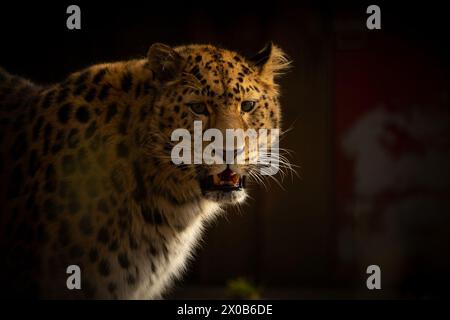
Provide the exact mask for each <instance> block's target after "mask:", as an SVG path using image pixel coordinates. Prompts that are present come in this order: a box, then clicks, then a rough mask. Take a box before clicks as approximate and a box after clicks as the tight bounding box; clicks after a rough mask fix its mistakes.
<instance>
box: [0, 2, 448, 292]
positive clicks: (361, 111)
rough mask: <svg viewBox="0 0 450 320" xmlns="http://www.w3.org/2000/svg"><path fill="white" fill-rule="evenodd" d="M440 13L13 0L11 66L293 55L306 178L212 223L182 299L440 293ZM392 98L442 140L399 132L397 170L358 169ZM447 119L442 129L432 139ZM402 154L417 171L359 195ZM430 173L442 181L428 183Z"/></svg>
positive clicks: (384, 7)
mask: <svg viewBox="0 0 450 320" xmlns="http://www.w3.org/2000/svg"><path fill="white" fill-rule="evenodd" d="M438 3H439V2H437V3H436V4H433V3H431V2H426V3H424V2H421V3H420V4H419V3H417V4H414V3H412V2H406V1H405V2H397V4H396V5H393V4H392V3H390V4H388V3H384V2H377V3H363V2H361V3H357V2H339V4H337V2H336V3H332V2H315V3H314V4H312V3H300V4H299V3H298V2H295V3H288V2H279V3H278V2H271V3H264V2H262V1H258V2H256V1H233V2H230V1H225V2H216V1H214V2H213V1H210V2H206V3H201V2H195V4H190V3H189V4H188V3H185V4H180V3H177V2H174V1H167V3H166V4H153V3H151V2H150V1H115V2H112V1H108V2H107V1H96V2H95V4H93V3H92V2H88V1H73V2H68V1H58V2H56V1H54V3H52V2H48V3H46V2H43V1H35V2H32V3H31V2H30V3H28V2H23V1H2V3H1V4H0V65H1V66H2V67H4V68H5V69H7V70H8V71H10V72H12V73H15V74H18V75H21V76H24V77H28V78H30V79H33V80H34V81H36V82H38V83H51V82H56V81H59V80H61V79H62V78H63V77H64V76H65V75H67V74H69V73H71V72H73V71H76V70H78V69H80V68H83V67H85V66H88V65H90V64H94V63H99V62H107V61H117V60H125V59H129V58H137V57H143V56H145V54H146V52H147V50H148V48H149V46H150V44H152V43H154V42H163V43H166V44H169V45H173V46H176V45H181V44H189V43H211V44H214V45H219V46H223V47H225V48H229V49H233V50H237V51H239V52H241V53H243V54H245V55H252V54H253V53H255V52H257V51H258V50H259V49H260V48H262V47H263V46H264V44H265V43H266V42H268V41H273V42H274V43H276V44H278V45H279V46H280V47H281V48H282V49H283V50H284V51H285V52H286V53H287V54H288V55H289V56H290V58H291V59H292V60H293V68H292V70H291V71H290V72H289V73H288V74H287V75H285V76H284V77H283V78H282V79H281V81H280V82H281V88H282V93H283V96H282V105H283V108H284V112H283V113H284V125H285V128H287V127H290V126H292V127H293V129H292V131H291V132H290V134H289V135H288V136H287V137H286V138H285V139H284V140H283V141H282V146H283V147H285V148H288V149H291V150H292V151H293V156H292V157H291V160H292V162H293V163H294V164H296V165H298V166H300V168H299V169H298V172H299V176H300V177H299V178H298V177H294V178H293V179H290V178H287V179H285V180H284V182H283V186H284V189H282V188H280V187H278V186H277V185H276V184H273V183H272V184H270V190H269V191H266V190H265V189H264V188H263V187H261V188H255V189H254V190H252V193H251V195H252V197H253V200H250V201H249V202H248V204H247V205H246V206H244V208H243V210H242V211H243V212H242V213H237V212H234V210H230V212H229V214H227V215H226V216H225V217H223V218H220V219H218V221H216V222H215V223H213V224H212V225H211V226H210V227H209V228H208V231H207V233H206V236H205V237H204V241H203V242H202V246H201V248H200V249H199V250H198V251H197V254H196V258H195V261H194V262H193V263H191V264H190V267H189V271H188V272H187V275H185V276H184V277H183V279H182V280H180V281H178V282H177V285H176V287H175V288H174V289H173V290H172V292H171V294H170V295H169V296H168V297H169V298H171V297H172V298H221V297H226V295H227V292H228V291H227V290H226V286H227V283H229V281H230V280H232V279H236V278H239V277H243V278H245V279H247V280H248V281H249V282H250V283H252V284H254V285H255V286H256V287H257V288H258V290H259V292H260V296H262V297H267V298H410V297H412V298H428V297H440V296H447V295H448V293H447V289H446V288H447V285H448V284H449V280H448V277H450V276H448V274H449V272H450V263H449V249H450V248H449V243H450V241H449V240H450V239H449V235H448V229H449V227H450V222H449V214H450V212H449V210H448V208H449V207H450V206H449V201H448V199H449V195H450V182H449V180H448V179H447V178H450V174H449V169H448V163H450V162H446V160H447V159H449V160H450V157H449V150H450V142H449V140H448V138H449V137H450V136H449V135H448V134H449V130H447V129H448V126H447V124H448V123H449V122H448V120H449V119H450V117H449V113H448V112H449V100H448V98H449V96H448V94H449V91H448V89H449V86H448V84H449V81H448V80H449V69H448V67H449V63H448V57H449V53H450V52H449V44H448V43H449V41H448V39H449V31H450V30H449V29H450V27H449V24H448V23H447V21H448V18H447V15H448V14H449V13H448V12H446V10H445V8H444V7H443V6H442V5H439V4H438ZM70 4H78V5H80V7H81V24H82V29H81V30H68V29H66V19H67V16H68V15H67V14H66V13H65V12H66V8H67V6H68V5H70ZM369 4H378V5H379V6H380V7H381V12H382V15H381V16H382V30H374V31H370V30H367V29H366V28H365V23H366V19H367V16H368V15H367V14H366V8H367V6H368V5H369ZM437 88H439V90H438V92H437V91H436V90H437ZM379 104H381V105H382V106H384V107H381V108H382V110H387V112H388V113H389V114H391V115H395V117H396V118H399V119H402V120H399V121H400V122H401V123H402V124H401V126H403V127H402V128H408V127H412V126H410V125H409V122H408V121H413V120H411V119H416V118H419V119H422V118H426V119H428V120H427V121H425V122H420V121H419V122H420V124H419V125H418V126H419V127H420V130H419V131H420V133H423V132H426V133H427V132H431V133H430V134H428V135H427V134H425V135H424V134H419V136H420V139H421V142H420V143H421V146H422V149H420V148H419V149H420V150H419V151H418V152H415V151H414V152H412V153H411V152H409V151H408V150H409V149H408V148H406V149H404V148H403V147H402V146H404V145H405V144H406V145H407V146H410V145H411V143H410V142H408V141H410V140H411V139H413V140H414V139H415V138H411V137H409V136H408V135H407V137H405V135H403V136H402V135H400V136H401V138H399V141H400V143H397V144H394V145H393V146H391V147H392V148H393V151H394V153H395V154H397V157H391V158H390V162H389V163H388V164H387V165H386V168H387V169H392V170H385V171H383V170H382V171H381V173H380V172H374V173H372V172H371V171H370V170H371V168H372V167H371V166H370V165H371V161H372V160H370V158H369V160H368V161H369V162H368V165H366V166H363V168H362V169H361V170H362V171H361V170H360V171H357V169H356V168H357V161H358V159H357V158H354V157H353V156H352V154H348V153H347V152H345V150H344V151H343V147H342V143H343V142H342V141H344V140H345V137H346V136H347V133H348V130H350V129H351V128H354V127H353V125H354V124H355V123H358V122H357V121H358V119H360V117H363V116H364V115H366V114H370V112H371V111H373V110H377V109H376V107H374V106H377V105H379ZM430 105H433V107H431V106H430ZM411 108H413V109H414V110H417V113H414V114H418V116H417V117H411V116H410V113H411ZM436 110H437V111H436ZM436 114H438V116H436ZM428 115H430V117H428ZM414 121H416V120H414ZM435 121H439V125H440V127H439V128H441V129H440V130H441V131H438V132H436V131H433V130H434V128H436V127H437V126H435V124H434V122H435ZM388 122H389V121H388ZM388 125H389V123H388ZM362 126H364V122H362ZM381 126H382V127H383V128H384V126H385V124H382V125H381ZM376 128H378V127H376ZM371 130H372V129H369V131H371ZM396 130H397V129H396ZM394 131H395V130H394ZM395 132H397V133H398V130H397V131H395ZM356 135H357V136H358V133H356ZM436 137H438V138H439V139H440V140H439V141H441V140H442V141H441V142H440V144H439V148H437V149H436V148H434V149H433V147H431V146H433V143H432V142H433V141H436ZM420 139H419V140H420ZM350 140H351V139H350ZM416 140H417V139H416ZM349 143H350V145H351V146H350V149H352V140H351V141H350V142H349ZM408 143H410V144H408ZM363 144H364V142H363ZM370 144H371V142H370V141H369V142H368V145H369V146H368V147H369V151H370V150H372V149H370ZM413 146H415V144H414V143H413ZM353 147H354V146H353ZM392 148H391V149H392ZM402 148H403V149H402ZM375 149H376V148H375ZM358 150H359V149H358ZM363 150H366V149H363ZM436 150H438V151H436ZM372 151H373V150H372ZM391 151H392V150H391ZM363 152H364V151H363ZM374 152H376V150H375V151H374ZM398 154H400V156H398ZM359 156H361V155H359ZM403 156H405V157H406V158H405V159H406V162H407V163H408V159H410V158H411V159H412V160H411V161H413V162H414V163H415V166H413V167H412V169H411V170H409V171H408V172H406V173H405V174H404V175H400V178H398V179H397V178H395V177H394V178H393V179H392V181H391V182H390V183H391V185H390V187H388V192H384V191H383V192H381V193H377V194H376V195H374V194H370V195H367V194H366V193H364V192H362V193H361V192H360V190H359V189H358V186H357V185H358V183H357V182H356V181H357V178H356V177H357V174H359V175H361V174H362V175H363V176H364V175H365V177H369V185H370V181H371V180H370V177H371V175H372V174H373V175H374V181H375V180H376V179H375V178H377V175H380V174H381V175H383V174H386V175H392V176H393V173H392V172H394V173H395V172H396V170H397V169H395V168H396V167H395V166H396V163H400V160H399V159H403V158H402V157H403ZM408 157H410V158H408ZM430 157H431V161H429V159H430ZM396 159H397V160H398V162H396V161H397V160H396ZM375 161H377V160H376V157H374V159H373V162H375ZM402 161H403V160H402ZM366 164H367V162H366ZM373 164H375V163H373ZM386 168H385V169H386ZM400 169H401V168H400ZM364 170H365V171H364ZM397 171H398V170H397ZM429 176H430V177H438V179H431V180H432V181H431V182H430V183H428V184H420V183H419V184H417V183H416V184H414V181H416V180H420V181H421V178H424V179H425V178H426V177H429ZM399 179H400V180H401V181H400V180H399ZM402 179H403V180H402ZM422 180H423V179H422ZM411 183H412V184H411ZM374 184H375V182H374ZM405 185H406V187H405ZM411 185H413V187H411V188H412V189H411V188H408V186H411ZM398 186H400V187H398ZM397 187H398V188H397ZM389 188H391V189H389ZM399 188H400V189H401V190H402V192H397V191H396V190H399ZM392 190H394V191H392ZM405 190H407V191H405ZM410 199H424V201H422V202H414V201H413V202H411V201H410ZM402 201H405V202H406V203H407V204H408V205H406V206H401V205H400V206H399V203H400V204H401V203H403V202H402ZM408 201H409V202H408ZM361 207H362V208H363V209H361ZM367 208H369V209H367ZM429 217H430V218H429ZM370 264H377V265H379V266H380V267H381V270H382V290H378V291H377V290H375V291H369V290H367V288H366V285H365V281H366V277H367V275H366V267H367V266H368V265H370Z"/></svg>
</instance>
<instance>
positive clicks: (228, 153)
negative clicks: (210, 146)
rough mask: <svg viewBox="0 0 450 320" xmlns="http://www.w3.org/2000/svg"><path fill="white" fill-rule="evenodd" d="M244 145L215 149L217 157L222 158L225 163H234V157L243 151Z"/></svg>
mask: <svg viewBox="0 0 450 320" xmlns="http://www.w3.org/2000/svg"><path fill="white" fill-rule="evenodd" d="M244 150H245V148H244V146H243V145H242V146H239V147H238V148H234V149H218V150H216V155H217V157H220V158H221V159H223V161H224V163H226V164H234V163H235V162H236V161H235V160H236V159H237V158H238V157H239V156H240V155H241V154H243V153H244Z"/></svg>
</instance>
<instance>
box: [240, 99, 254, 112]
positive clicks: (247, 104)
mask: <svg viewBox="0 0 450 320" xmlns="http://www.w3.org/2000/svg"><path fill="white" fill-rule="evenodd" d="M255 105H256V101H251V100H247V101H242V103H241V111H242V112H250V111H252V110H253V108H254V107H255Z"/></svg>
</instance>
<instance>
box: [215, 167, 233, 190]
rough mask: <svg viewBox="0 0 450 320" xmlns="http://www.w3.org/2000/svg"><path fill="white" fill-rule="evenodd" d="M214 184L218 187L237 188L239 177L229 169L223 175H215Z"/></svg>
mask: <svg viewBox="0 0 450 320" xmlns="http://www.w3.org/2000/svg"><path fill="white" fill-rule="evenodd" d="M213 183H214V185H216V186H220V185H231V186H237V185H238V184H239V175H238V174H237V173H236V172H234V171H232V170H231V169H229V168H227V169H225V170H224V171H222V172H221V173H219V174H215V175H213Z"/></svg>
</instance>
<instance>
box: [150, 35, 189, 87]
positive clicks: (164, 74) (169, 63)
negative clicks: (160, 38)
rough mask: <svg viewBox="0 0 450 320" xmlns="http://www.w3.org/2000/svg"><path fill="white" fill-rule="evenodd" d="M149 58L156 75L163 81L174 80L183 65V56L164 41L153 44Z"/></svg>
mask: <svg viewBox="0 0 450 320" xmlns="http://www.w3.org/2000/svg"><path fill="white" fill-rule="evenodd" d="M147 60H148V65H149V67H150V69H151V70H152V71H153V74H154V77H155V78H156V79H158V80H160V81H162V82H167V81H171V80H174V79H175V78H176V76H177V75H178V74H180V72H181V70H182V66H183V57H182V56H181V55H180V54H178V53H177V52H176V51H175V50H174V49H173V48H171V47H169V46H167V45H165V44H162V43H155V44H152V46H151V47H150V49H149V50H148V53H147Z"/></svg>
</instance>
